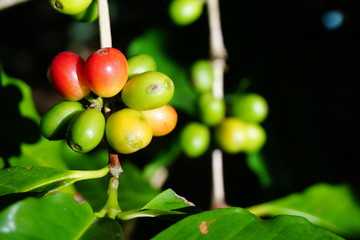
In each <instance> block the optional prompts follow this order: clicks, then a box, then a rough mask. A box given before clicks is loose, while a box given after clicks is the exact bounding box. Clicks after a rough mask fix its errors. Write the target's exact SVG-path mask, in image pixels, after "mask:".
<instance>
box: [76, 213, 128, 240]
mask: <svg viewBox="0 0 360 240" xmlns="http://www.w3.org/2000/svg"><path fill="white" fill-rule="evenodd" d="M94 239H95V240H96V239H106V240H121V239H124V232H123V229H122V227H121V225H120V224H119V222H117V221H116V220H114V219H111V218H96V219H95V220H94V221H93V223H92V224H91V226H90V227H89V228H88V229H87V230H86V232H85V233H84V234H83V235H82V236H81V238H80V240H94Z"/></svg>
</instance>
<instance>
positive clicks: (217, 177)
mask: <svg viewBox="0 0 360 240" xmlns="http://www.w3.org/2000/svg"><path fill="white" fill-rule="evenodd" d="M212 175H213V178H212V180H213V193H212V199H211V208H212V209H216V208H222V207H227V204H226V201H225V189H224V177H223V157H222V151H221V150H220V149H215V150H214V151H213V152H212Z"/></svg>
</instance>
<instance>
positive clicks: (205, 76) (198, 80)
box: [190, 59, 215, 93]
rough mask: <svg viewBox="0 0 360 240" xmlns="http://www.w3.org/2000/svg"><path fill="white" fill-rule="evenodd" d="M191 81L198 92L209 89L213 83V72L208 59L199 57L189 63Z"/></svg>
mask: <svg viewBox="0 0 360 240" xmlns="http://www.w3.org/2000/svg"><path fill="white" fill-rule="evenodd" d="M190 74H191V82H192V84H193V87H194V89H195V90H196V91H197V92H199V93H204V92H209V91H211V89H212V87H213V83H214V78H215V77H214V72H213V67H212V65H211V62H210V61H209V60H205V59H200V60H197V61H196V62H194V63H193V64H192V65H191V69H190Z"/></svg>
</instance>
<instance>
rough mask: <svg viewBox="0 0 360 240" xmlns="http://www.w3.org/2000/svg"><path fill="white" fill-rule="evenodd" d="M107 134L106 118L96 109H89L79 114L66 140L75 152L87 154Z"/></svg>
mask: <svg viewBox="0 0 360 240" xmlns="http://www.w3.org/2000/svg"><path fill="white" fill-rule="evenodd" d="M104 132H105V117H104V115H103V114H102V113H101V112H100V111H98V110H96V109H92V108H90V109H87V110H84V111H82V112H81V113H79V114H77V115H76V116H75V117H74V118H73V119H72V120H71V122H70V124H69V126H68V129H67V136H66V140H67V143H68V145H69V146H70V148H71V149H72V150H74V151H75V152H81V153H86V152H89V151H91V150H93V149H94V148H95V147H96V146H98V145H99V143H100V142H101V140H102V138H103V136H104Z"/></svg>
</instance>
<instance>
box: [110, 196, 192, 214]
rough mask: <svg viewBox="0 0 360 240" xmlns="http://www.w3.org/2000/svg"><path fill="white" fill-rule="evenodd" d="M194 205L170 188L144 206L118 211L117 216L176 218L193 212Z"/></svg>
mask: <svg viewBox="0 0 360 240" xmlns="http://www.w3.org/2000/svg"><path fill="white" fill-rule="evenodd" d="M196 210H197V209H196V208H195V205H194V204H193V203H191V202H189V201H188V200H186V199H185V198H184V197H181V196H179V195H177V194H176V193H175V192H174V191H173V190H172V189H167V190H165V191H163V192H162V193H160V194H159V195H157V196H156V197H155V198H153V199H152V200H151V201H150V202H148V203H147V204H146V205H145V206H144V207H142V208H141V209H139V210H134V211H124V212H120V213H119V214H118V215H117V217H118V218H120V219H122V220H129V219H133V218H137V217H162V218H169V219H177V217H184V216H185V214H189V213H194V212H195V211H196Z"/></svg>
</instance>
